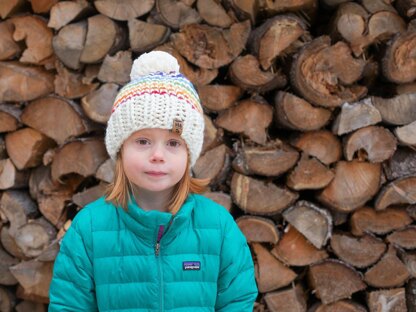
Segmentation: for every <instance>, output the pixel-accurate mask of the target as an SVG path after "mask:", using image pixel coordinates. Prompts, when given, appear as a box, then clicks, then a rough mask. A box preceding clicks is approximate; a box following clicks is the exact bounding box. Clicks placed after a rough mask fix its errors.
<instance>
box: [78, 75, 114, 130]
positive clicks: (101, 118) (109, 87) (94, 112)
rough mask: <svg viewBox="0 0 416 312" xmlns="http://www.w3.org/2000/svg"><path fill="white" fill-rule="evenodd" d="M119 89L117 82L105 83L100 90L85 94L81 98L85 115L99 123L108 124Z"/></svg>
mask: <svg viewBox="0 0 416 312" xmlns="http://www.w3.org/2000/svg"><path fill="white" fill-rule="evenodd" d="M118 91H119V87H118V85H117V84H115V83H105V84H102V85H101V87H100V88H99V89H98V90H94V91H91V92H90V93H89V94H88V95H86V96H84V97H83V98H82V99H81V106H82V108H83V111H84V112H85V115H87V116H88V118H90V119H91V120H93V121H95V122H97V123H100V124H104V125H105V124H107V121H108V119H110V115H111V110H112V108H113V103H114V100H115V99H116V96H117V93H118Z"/></svg>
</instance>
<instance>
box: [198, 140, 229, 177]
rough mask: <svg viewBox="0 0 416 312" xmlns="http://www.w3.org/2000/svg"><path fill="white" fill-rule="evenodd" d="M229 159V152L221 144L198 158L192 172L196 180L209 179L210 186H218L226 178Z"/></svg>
mask: <svg viewBox="0 0 416 312" xmlns="http://www.w3.org/2000/svg"><path fill="white" fill-rule="evenodd" d="M230 158H231V151H230V150H229V148H228V147H227V146H226V145H225V144H221V145H220V146H217V147H215V148H213V149H212V150H209V151H208V152H206V153H205V154H204V155H202V156H201V157H200V158H198V160H197V161H196V163H195V165H194V167H193V169H192V171H193V172H194V174H195V177H196V178H198V179H209V180H210V184H211V185H217V184H220V183H222V182H224V181H225V179H226V178H227V173H228V170H229V167H230V162H231V160H230Z"/></svg>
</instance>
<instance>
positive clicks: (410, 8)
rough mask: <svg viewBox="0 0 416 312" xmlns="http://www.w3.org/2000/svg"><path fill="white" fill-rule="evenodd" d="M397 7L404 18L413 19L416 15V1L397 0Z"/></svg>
mask: <svg viewBox="0 0 416 312" xmlns="http://www.w3.org/2000/svg"><path fill="white" fill-rule="evenodd" d="M395 7H396V9H397V11H399V12H400V14H401V15H402V16H404V17H407V18H412V17H414V16H415V14H416V2H415V1H414V0H397V1H396V2H395Z"/></svg>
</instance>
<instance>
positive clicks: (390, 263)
mask: <svg viewBox="0 0 416 312" xmlns="http://www.w3.org/2000/svg"><path fill="white" fill-rule="evenodd" d="M408 278H409V272H408V271H407V268H406V266H405V265H404V263H403V262H401V261H400V259H399V258H398V257H397V254H396V249H395V248H394V247H393V245H390V246H389V249H388V251H387V253H386V254H385V255H384V256H383V257H382V258H381V260H380V261H379V262H377V263H376V264H375V265H374V266H373V267H371V268H370V269H368V270H367V272H366V273H365V275H364V279H365V281H366V283H367V284H368V285H370V286H373V287H380V288H392V287H398V286H401V285H403V283H404V282H405V281H406V280H407V279H408Z"/></svg>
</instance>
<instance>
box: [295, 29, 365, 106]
mask: <svg viewBox="0 0 416 312" xmlns="http://www.w3.org/2000/svg"><path fill="white" fill-rule="evenodd" d="M364 66H365V61H363V60H361V59H355V58H353V57H352V56H351V52H350V48H349V47H348V46H347V44H346V43H344V42H341V41H339V42H337V43H336V44H335V45H333V46H331V44H330V38H329V37H327V36H322V37H318V38H316V39H314V40H313V41H312V42H311V43H309V44H307V45H305V46H304V47H303V48H302V50H301V51H300V52H299V53H298V55H297V56H296V58H295V61H294V62H293V64H292V68H291V74H290V78H291V82H292V86H293V87H294V88H295V89H296V90H297V92H299V94H301V95H302V96H303V97H304V98H305V99H306V100H307V101H310V102H312V103H313V104H316V105H319V106H324V107H338V106H340V105H341V104H342V103H344V102H354V101H357V100H358V99H360V98H361V97H362V96H364V95H365V94H366V92H367V89H366V87H364V86H360V85H358V84H354V83H355V82H356V81H357V80H358V79H359V78H360V77H361V75H362V72H363V70H364Z"/></svg>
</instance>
